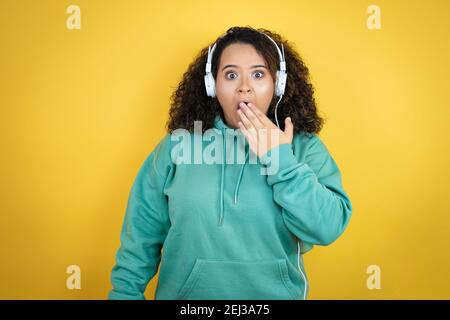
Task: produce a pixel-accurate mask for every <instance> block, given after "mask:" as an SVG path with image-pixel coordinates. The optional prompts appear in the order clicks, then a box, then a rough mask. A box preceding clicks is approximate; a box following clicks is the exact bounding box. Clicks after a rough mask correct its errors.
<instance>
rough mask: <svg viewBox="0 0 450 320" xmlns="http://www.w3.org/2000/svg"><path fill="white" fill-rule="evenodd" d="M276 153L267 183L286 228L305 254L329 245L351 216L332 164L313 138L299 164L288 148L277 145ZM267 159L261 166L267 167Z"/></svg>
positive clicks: (264, 157) (314, 137) (290, 147)
mask: <svg viewBox="0 0 450 320" xmlns="http://www.w3.org/2000/svg"><path fill="white" fill-rule="evenodd" d="M277 150H278V154H279V167H278V168H279V169H278V171H277V172H276V173H275V174H273V175H269V176H268V177H267V182H268V184H269V185H271V186H272V187H273V198H274V201H275V202H276V203H277V204H278V205H280V206H281V207H282V215H283V219H284V221H285V224H286V226H287V227H288V229H289V230H290V231H291V232H292V233H293V234H294V235H295V236H296V237H298V238H299V239H300V240H301V241H302V242H305V243H306V244H305V243H304V244H303V245H306V247H307V249H306V251H307V250H309V249H310V248H311V247H312V245H329V244H331V243H332V242H334V241H335V240H336V239H337V238H338V237H339V236H340V235H341V234H342V233H343V232H344V230H345V228H346V227H347V224H348V222H349V220H350V216H351V212H352V204H351V202H350V199H349V198H348V196H347V194H346V193H345V191H344V189H343V187H342V182H341V173H340V171H339V169H338V167H337V165H336V163H335V161H334V160H333V158H332V157H331V155H330V154H329V153H328V150H327V148H326V147H325V145H324V144H323V143H322V142H321V141H320V139H319V138H318V137H317V136H315V135H314V136H313V137H312V138H311V139H310V141H309V144H308V146H307V150H306V155H305V160H304V161H303V162H301V161H299V160H298V159H297V157H296V156H295V155H294V152H293V148H292V145H291V144H281V145H279V146H278V147H277ZM269 152H271V151H269ZM267 155H268V154H265V155H263V156H262V158H261V163H263V164H267V160H268V158H267Z"/></svg>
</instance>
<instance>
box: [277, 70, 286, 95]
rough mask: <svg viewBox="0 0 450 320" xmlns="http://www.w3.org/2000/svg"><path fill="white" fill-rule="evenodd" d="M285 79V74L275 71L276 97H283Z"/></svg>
mask: <svg viewBox="0 0 450 320" xmlns="http://www.w3.org/2000/svg"><path fill="white" fill-rule="evenodd" d="M286 79H287V73H286V72H281V71H277V96H282V95H284V91H285V89H286Z"/></svg>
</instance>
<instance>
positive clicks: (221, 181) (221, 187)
mask: <svg viewBox="0 0 450 320" xmlns="http://www.w3.org/2000/svg"><path fill="white" fill-rule="evenodd" d="M222 136H223V144H222V145H223V161H222V172H221V175H220V216H219V226H221V225H222V224H223V219H224V214H225V213H224V206H225V204H224V203H225V201H224V181H225V161H226V138H225V133H224V130H223V129H222ZM244 149H245V147H244ZM247 159H248V152H247V151H246V152H245V161H244V164H243V165H242V167H241V170H240V172H239V177H238V180H237V181H236V188H235V191H234V204H237V200H238V193H239V186H240V185H241V181H242V176H243V174H244V168H245V165H246V163H247Z"/></svg>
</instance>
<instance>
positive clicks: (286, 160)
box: [259, 143, 298, 170]
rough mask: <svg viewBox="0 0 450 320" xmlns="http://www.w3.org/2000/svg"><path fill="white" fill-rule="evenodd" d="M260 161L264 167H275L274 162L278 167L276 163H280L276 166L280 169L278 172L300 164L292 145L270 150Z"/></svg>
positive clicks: (287, 144) (279, 146) (286, 144)
mask: <svg viewBox="0 0 450 320" xmlns="http://www.w3.org/2000/svg"><path fill="white" fill-rule="evenodd" d="M259 161H260V162H261V164H263V165H264V166H268V165H271V166H273V165H274V162H275V165H276V161H278V166H276V167H278V170H283V169H285V168H288V167H290V166H292V165H295V164H298V161H297V158H296V157H295V155H294V150H293V148H292V144H291V143H283V144H279V145H278V146H276V147H274V148H272V149H270V150H269V151H267V152H266V153H265V154H263V155H262V156H261V157H260V158H259Z"/></svg>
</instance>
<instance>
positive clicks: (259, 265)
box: [177, 259, 300, 300]
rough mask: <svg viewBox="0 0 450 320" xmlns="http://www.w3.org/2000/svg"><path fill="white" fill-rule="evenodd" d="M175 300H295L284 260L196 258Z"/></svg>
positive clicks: (294, 291) (295, 290) (297, 296)
mask: <svg viewBox="0 0 450 320" xmlns="http://www.w3.org/2000/svg"><path fill="white" fill-rule="evenodd" d="M177 299H181V300H182V299H188V300H196V299H205V300H209V299H213V300H222V299H223V300H229V299H233V300H234V299H235V300H264V299H269V300H297V299H300V292H299V290H298V289H296V288H295V286H294V284H293V283H292V281H291V279H290V278H289V274H288V269H287V264H286V260H284V259H277V260H266V261H220V260H205V259H197V260H196V262H195V265H194V267H193V269H192V271H191V272H190V274H189V276H188V278H187V279H186V281H185V283H184V284H183V286H182V288H181V289H180V291H179V292H178V296H177Z"/></svg>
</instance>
